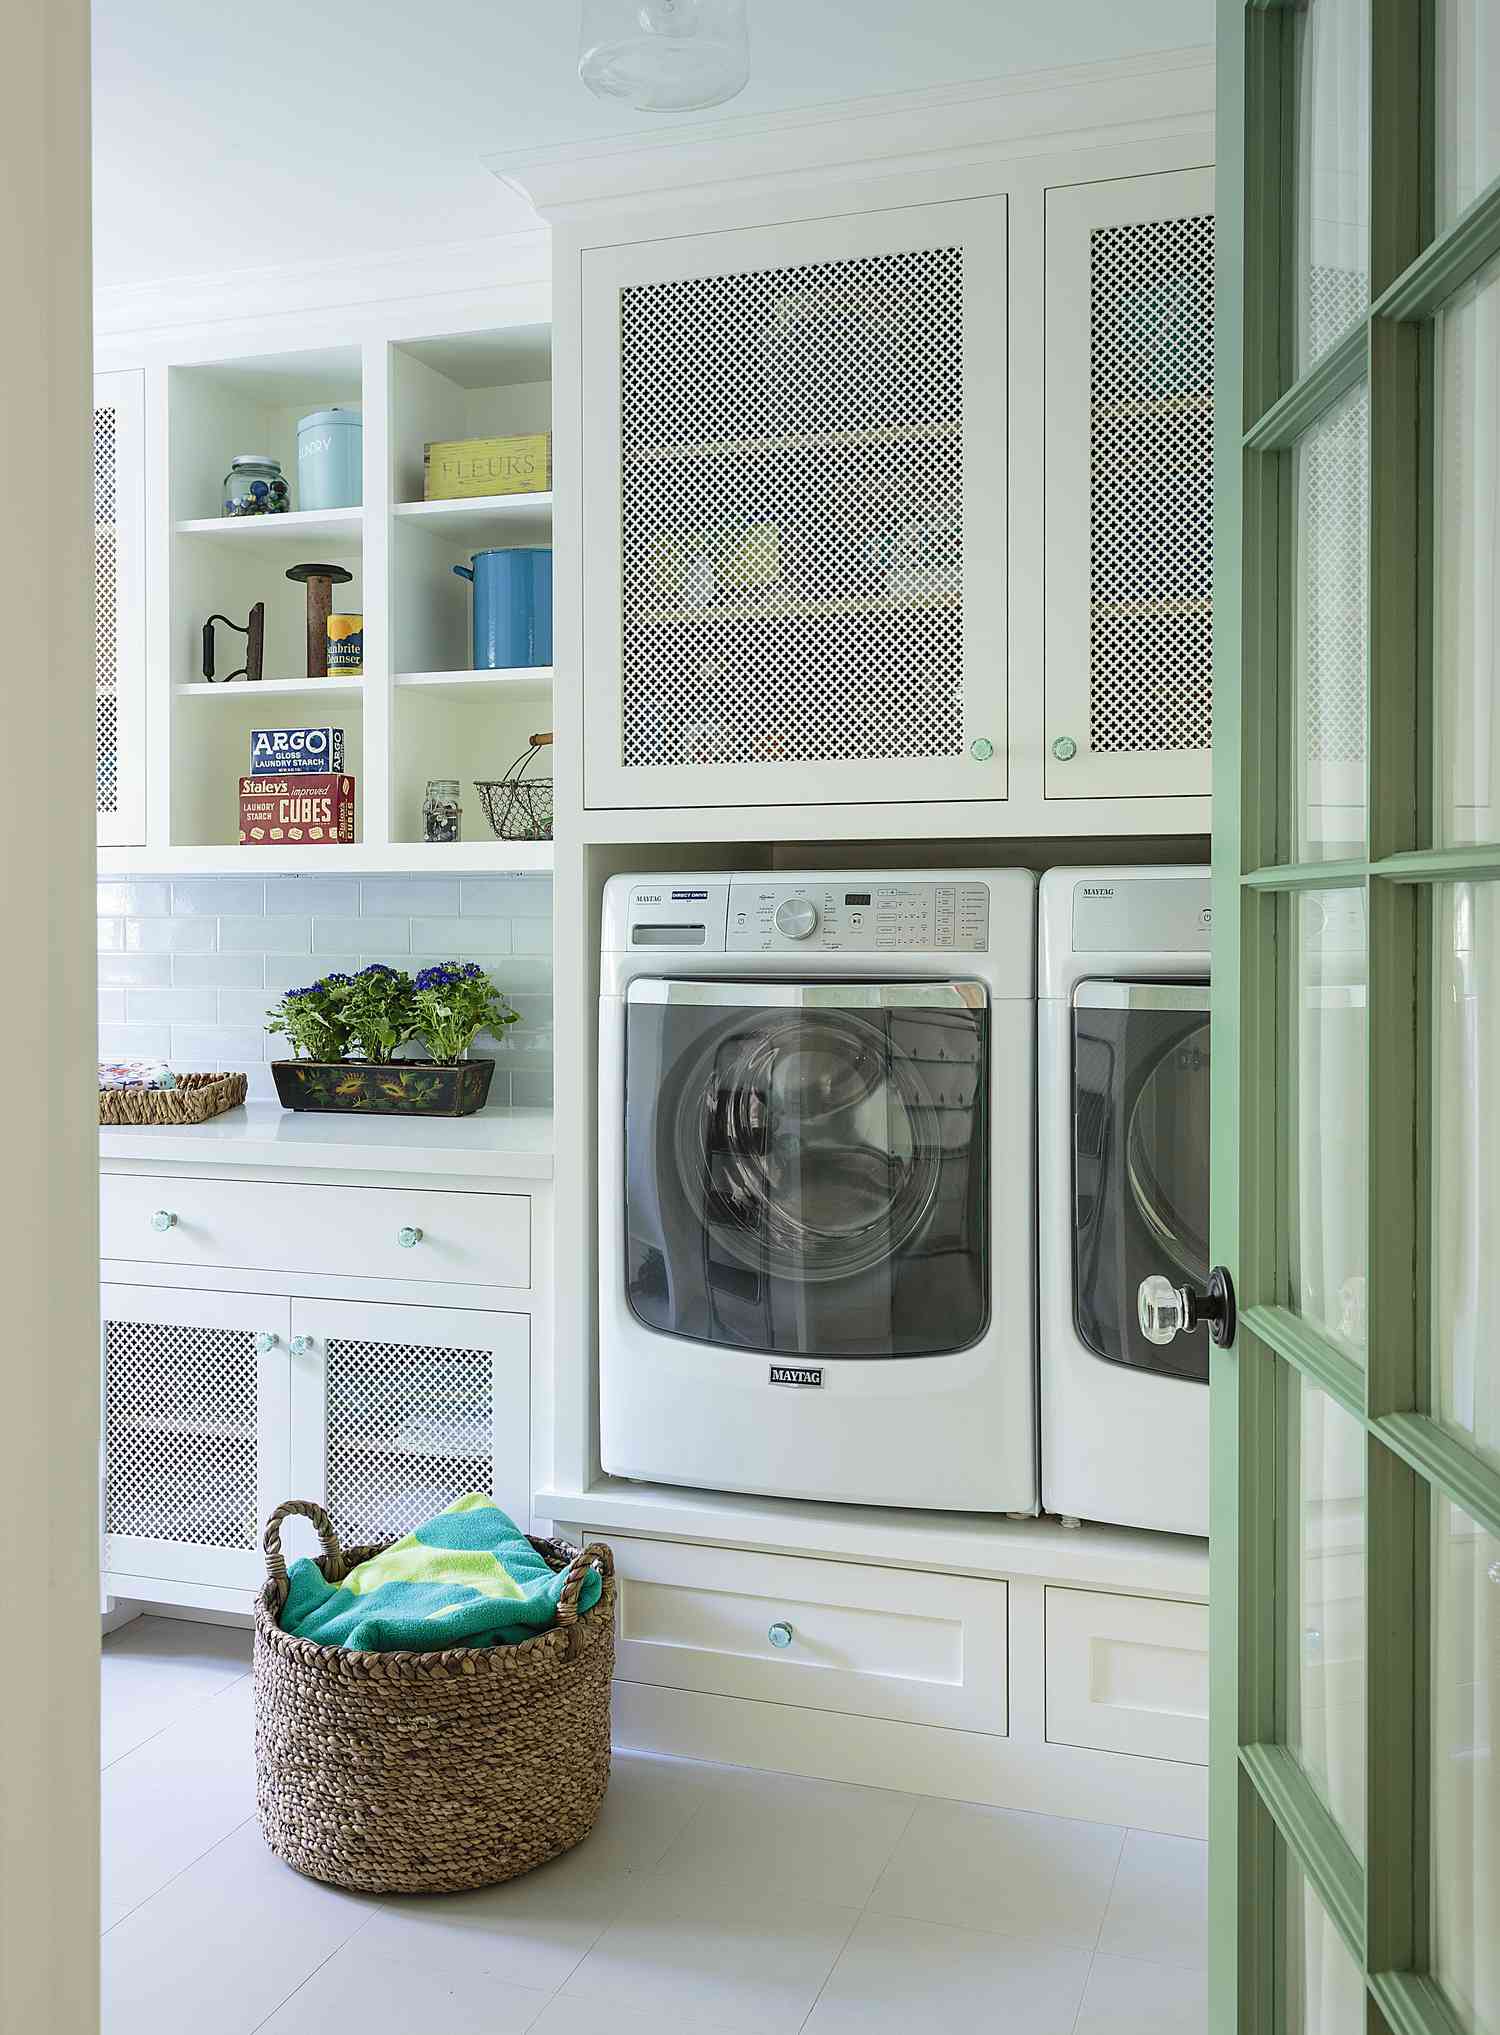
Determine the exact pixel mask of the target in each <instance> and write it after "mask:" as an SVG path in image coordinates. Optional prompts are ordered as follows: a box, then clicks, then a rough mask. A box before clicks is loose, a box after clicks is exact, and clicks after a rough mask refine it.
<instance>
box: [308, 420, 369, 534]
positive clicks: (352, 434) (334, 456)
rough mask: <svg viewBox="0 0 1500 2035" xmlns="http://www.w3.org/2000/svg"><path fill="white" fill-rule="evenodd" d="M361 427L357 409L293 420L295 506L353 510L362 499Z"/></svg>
mask: <svg viewBox="0 0 1500 2035" xmlns="http://www.w3.org/2000/svg"><path fill="white" fill-rule="evenodd" d="M364 491H365V470H364V426H363V425H362V424H361V422H360V415H359V412H358V410H341V409H339V408H338V407H337V406H335V407H334V408H333V409H331V410H314V411H312V412H311V414H310V415H308V416H306V417H299V418H298V420H297V507H298V508H299V509H357V508H358V507H359V505H360V503H361V502H362V501H363V500H364Z"/></svg>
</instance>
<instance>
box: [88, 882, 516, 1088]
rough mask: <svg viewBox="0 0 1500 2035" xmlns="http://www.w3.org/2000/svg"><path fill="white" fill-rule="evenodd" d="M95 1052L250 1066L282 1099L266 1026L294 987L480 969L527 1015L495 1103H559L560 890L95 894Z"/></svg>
mask: <svg viewBox="0 0 1500 2035" xmlns="http://www.w3.org/2000/svg"><path fill="white" fill-rule="evenodd" d="M99 913H100V918H99V946H100V965H99V980H100V1002H99V1016H100V1028H99V1049H100V1052H101V1054H106V1055H108V1056H109V1057H110V1058H132V1059H167V1058H170V1059H171V1061H172V1063H173V1065H174V1066H176V1067H178V1068H179V1069H181V1070H182V1071H184V1072H192V1071H204V1072H208V1071H212V1070H217V1069H220V1068H226V1067H228V1068H236V1067H237V1068H240V1069H242V1070H243V1071H244V1072H245V1073H247V1074H248V1075H249V1077H250V1096H251V1100H252V1101H274V1099H275V1096H274V1089H273V1087H272V1082H271V1073H270V1068H269V1065H268V1061H269V1060H271V1059H274V1058H276V1057H278V1056H280V1055H282V1054H284V1053H285V1052H286V1043H285V1041H284V1040H283V1039H281V1038H279V1037H277V1036H275V1035H273V1034H270V1033H267V1032H266V1030H265V1016H266V1012H267V1011H268V1010H269V1008H270V1007H271V1005H272V1004H274V1003H275V1002H276V1001H277V999H278V998H279V997H280V996H281V995H282V994H283V993H284V992H285V991H286V990H288V989H293V988H298V987H300V986H301V985H302V984H303V983H305V982H310V981H314V980H315V979H316V978H317V977H318V976H319V975H321V974H326V973H328V972H330V971H331V970H333V969H339V970H343V971H346V972H349V973H352V972H353V971H354V970H355V969H356V968H360V967H363V966H365V965H366V964H367V963H368V962H370V961H389V962H392V963H394V964H395V965H397V966H400V967H406V968H410V969H412V970H414V971H415V970H416V969H418V968H422V967H426V966H428V965H430V963H432V962H434V961H446V960H451V959H461V960H471V961H477V962H479V963H480V965H481V966H482V967H483V968H485V969H486V970H487V971H488V972H489V973H490V974H491V975H492V976H493V977H494V979H495V981H496V982H497V983H498V984H499V985H500V987H501V988H502V989H503V990H504V991H505V993H506V994H507V995H508V996H509V997H510V998H511V1000H512V1002H513V1003H514V1004H515V1006H516V1008H517V1009H518V1010H521V1011H522V1013H523V1019H524V1022H523V1023H521V1024H519V1025H516V1026H512V1027H510V1028H509V1029H508V1031H507V1033H506V1036H505V1038H504V1039H503V1040H494V1039H488V1038H483V1039H480V1040H479V1041H478V1042H477V1047H476V1050H478V1051H479V1052H481V1053H492V1054H495V1055H496V1056H498V1058H499V1061H500V1065H499V1066H498V1067H497V1068H496V1070H495V1079H494V1086H493V1087H492V1089H491V1091H490V1096H491V1100H492V1102H494V1103H497V1104H501V1103H506V1102H510V1101H512V1100H514V1101H516V1102H525V1103H528V1104H536V1105H542V1104H546V1103H548V1102H550V1100H551V1093H552V999H551V993H550V992H551V988H552V961H551V930H552V928H551V914H552V886H551V883H550V881H549V880H548V879H547V878H545V877H521V878H515V879H510V878H503V877H479V878H474V879H463V880H462V881H460V880H459V879H458V878H456V877H455V878H448V877H428V876H420V877H407V876H383V877H364V878H359V877H345V876H319V875H317V874H315V873H313V874H309V875H307V876H267V877H264V878H261V877H248V876H238V875H236V876H205V877H181V878H177V879H175V880H173V881H171V882H168V881H166V880H165V879H156V878H143V879H132V880H131V881H129V882H121V881H116V880H113V879H107V880H104V881H101V883H100V885H99Z"/></svg>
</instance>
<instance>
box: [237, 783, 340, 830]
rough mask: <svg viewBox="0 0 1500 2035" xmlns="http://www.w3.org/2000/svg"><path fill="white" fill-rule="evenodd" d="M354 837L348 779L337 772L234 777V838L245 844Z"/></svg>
mask: <svg viewBox="0 0 1500 2035" xmlns="http://www.w3.org/2000/svg"><path fill="white" fill-rule="evenodd" d="M353 839H354V779H353V778H352V777H346V776H344V775H343V774H342V773H341V772H338V771H329V772H326V773H325V774H323V775H321V776H316V777H311V776H298V775H297V774H296V773H295V772H289V773H286V774H283V775H279V776H274V777H242V778H241V779H240V842H241V845H242V846H244V847H247V848H284V847H289V846H290V847H304V846H314V847H316V846H323V847H327V846H329V845H330V844H332V843H334V842H348V841H352V840H353Z"/></svg>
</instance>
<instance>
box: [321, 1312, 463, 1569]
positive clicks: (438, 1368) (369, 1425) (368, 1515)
mask: <svg viewBox="0 0 1500 2035" xmlns="http://www.w3.org/2000/svg"><path fill="white" fill-rule="evenodd" d="M327 1358H328V1362H327V1374H326V1384H325V1391H326V1394H327V1411H326V1422H327V1426H326V1433H327V1444H326V1446H327V1460H326V1465H325V1467H326V1472H327V1483H326V1487H325V1488H326V1491H327V1500H326V1502H327V1507H328V1510H329V1512H330V1513H331V1514H332V1516H333V1521H334V1524H335V1526H337V1528H338V1531H339V1537H340V1539H341V1540H343V1541H344V1543H345V1544H346V1545H348V1544H350V1543H357V1542H361V1541H377V1540H391V1539H396V1538H398V1537H399V1536H400V1535H401V1534H403V1533H409V1532H410V1531H411V1529H412V1528H413V1527H414V1526H420V1525H421V1523H422V1521H423V1520H424V1519H427V1518H430V1517H431V1515H432V1514H433V1513H434V1512H438V1511H440V1510H441V1509H442V1507H443V1506H445V1505H448V1504H451V1503H452V1501H453V1500H454V1499H455V1498H461V1497H462V1496H463V1494H464V1493H465V1492H466V1491H492V1489H493V1480H494V1447H493V1429H492V1426H491V1421H492V1415H493V1389H492V1384H491V1370H492V1364H491V1356H490V1352H489V1351H488V1350H463V1349H442V1348H434V1347H431V1346H429V1345H426V1344H420V1343H386V1342H367V1341H361V1340H357V1339H354V1338H346V1337H343V1336H330V1337H329V1339H328V1349H327Z"/></svg>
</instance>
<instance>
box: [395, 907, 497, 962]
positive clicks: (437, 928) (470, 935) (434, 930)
mask: <svg viewBox="0 0 1500 2035" xmlns="http://www.w3.org/2000/svg"><path fill="white" fill-rule="evenodd" d="M411 944H412V949H413V951H414V952H415V950H416V949H417V948H418V947H420V948H421V950H422V952H423V953H424V954H441V955H442V956H443V957H444V959H445V960H452V961H467V960H468V959H469V957H470V955H471V954H481V953H482V954H508V953H509V952H510V920H509V919H493V918H458V919H413V920H412V922H411Z"/></svg>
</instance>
